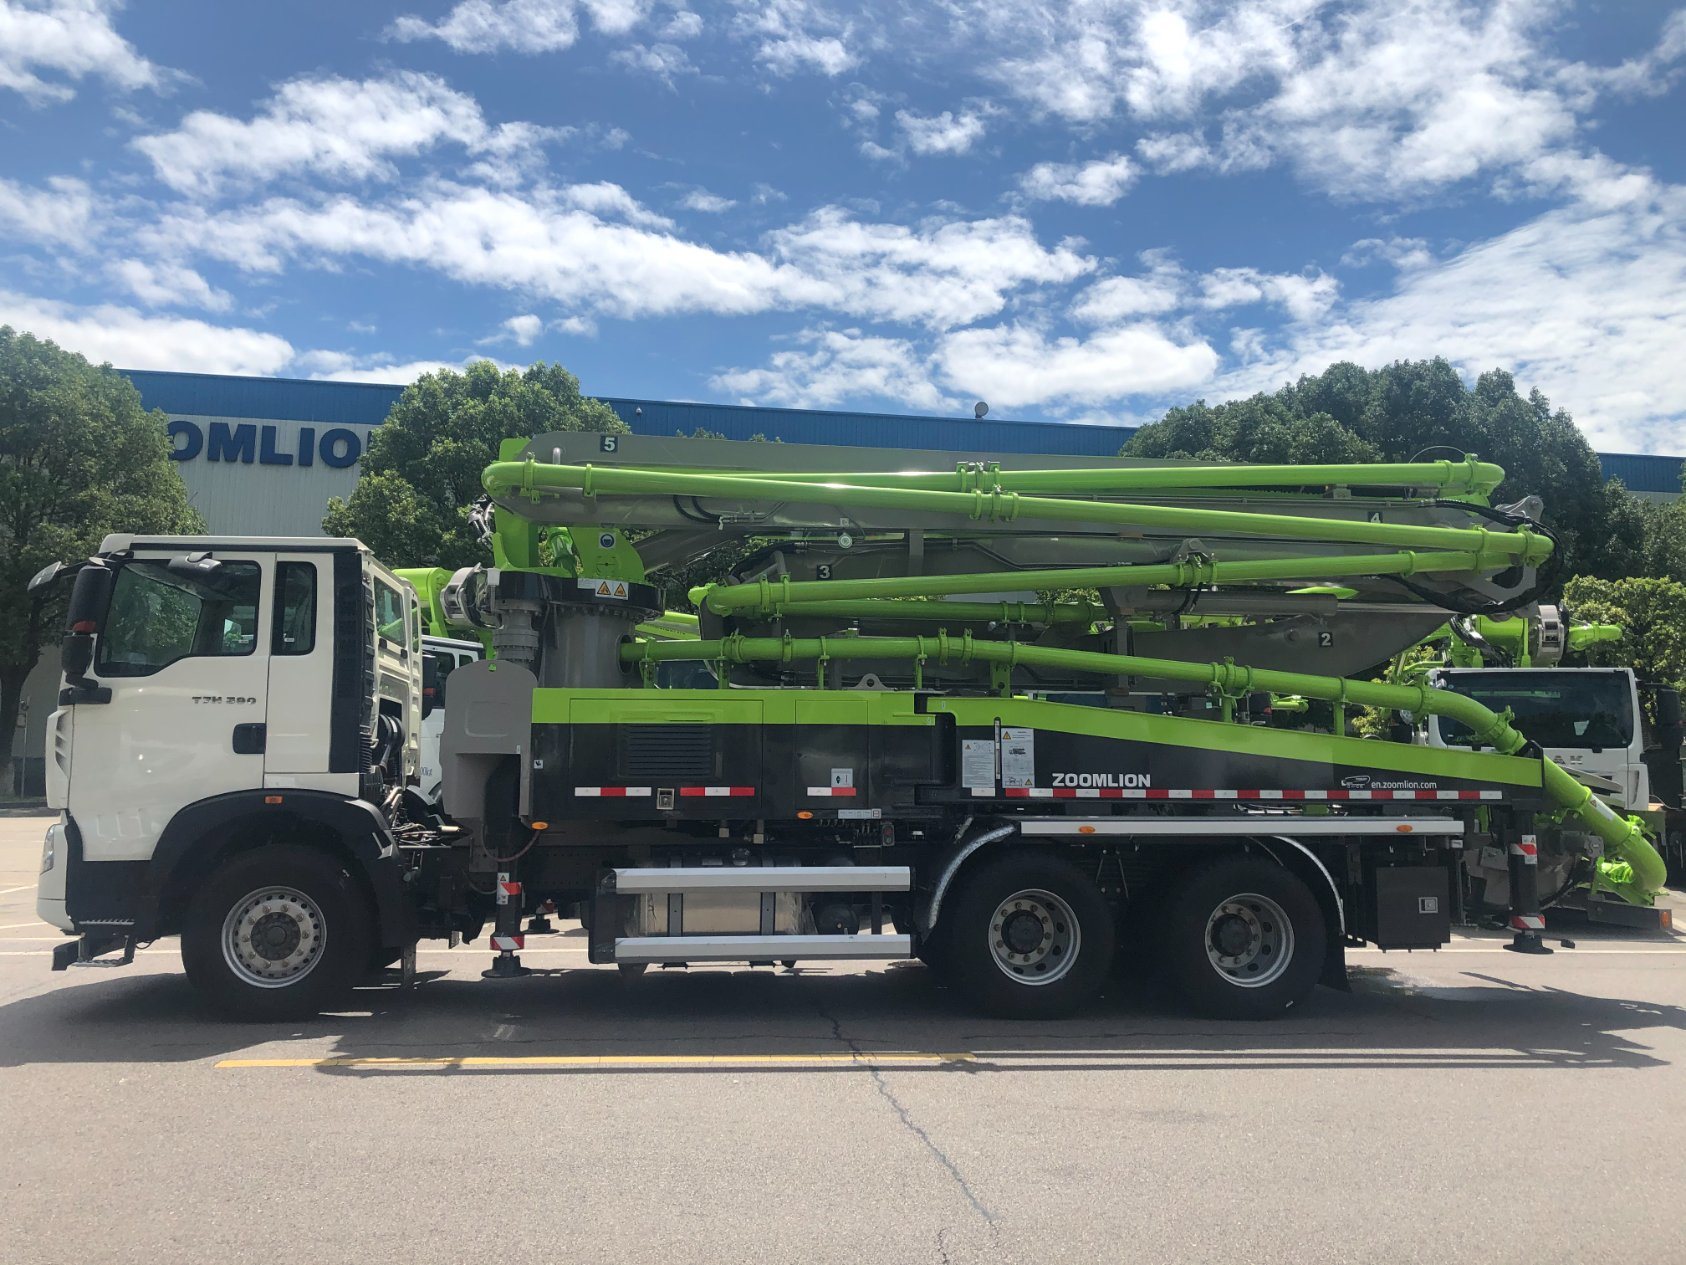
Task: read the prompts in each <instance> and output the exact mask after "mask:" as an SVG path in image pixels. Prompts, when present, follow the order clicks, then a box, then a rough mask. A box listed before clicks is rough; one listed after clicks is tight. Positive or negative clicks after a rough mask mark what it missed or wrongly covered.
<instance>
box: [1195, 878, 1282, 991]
mask: <svg viewBox="0 0 1686 1265" xmlns="http://www.w3.org/2000/svg"><path fill="white" fill-rule="evenodd" d="M1293 956H1294V928H1293V924H1292V923H1291V922H1290V921H1289V919H1288V915H1287V914H1286V913H1284V912H1283V910H1282V906H1280V905H1278V904H1277V903H1276V902H1275V901H1273V900H1271V899H1270V898H1269V897H1268V896H1261V895H1259V894H1258V893H1256V892H1243V893H1238V894H1237V895H1235V896H1231V897H1230V898H1229V899H1228V900H1225V901H1222V902H1220V903H1219V904H1218V907H1217V908H1216V909H1214V910H1213V911H1212V913H1211V916H1210V917H1209V918H1208V919H1207V920H1206V957H1207V960H1208V961H1210V962H1211V964H1212V967H1213V969H1215V970H1216V971H1217V972H1218V974H1220V975H1222V976H1223V977H1224V978H1225V979H1227V980H1228V981H1229V982H1230V983H1232V984H1235V985H1237V986H1239V987H1241V988H1260V987H1262V986H1264V985H1266V984H1269V983H1271V982H1272V981H1274V980H1276V979H1278V978H1280V977H1281V975H1282V973H1283V972H1284V971H1286V970H1287V969H1288V963H1289V962H1290V961H1291V960H1292V959H1293Z"/></svg>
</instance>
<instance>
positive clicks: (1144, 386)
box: [936, 324, 1218, 408]
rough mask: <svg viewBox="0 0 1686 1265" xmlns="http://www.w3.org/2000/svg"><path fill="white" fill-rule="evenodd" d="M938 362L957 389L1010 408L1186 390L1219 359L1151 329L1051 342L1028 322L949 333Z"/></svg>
mask: <svg viewBox="0 0 1686 1265" xmlns="http://www.w3.org/2000/svg"><path fill="white" fill-rule="evenodd" d="M936 362H937V364H938V366H939V367H940V370H941V373H942V377H943V378H944V379H945V380H946V381H947V382H948V383H950V384H951V385H952V386H953V387H954V388H955V389H956V390H959V391H963V392H965V393H967V394H969V395H977V396H978V397H980V398H982V399H985V400H988V401H989V402H990V403H991V404H994V405H999V406H1004V407H1007V408H1013V407H1016V406H1022V405H1027V404H1099V403H1103V402H1105V401H1108V400H1116V399H1118V398H1120V397H1122V396H1128V395H1140V394H1149V393H1151V394H1158V393H1162V392H1166V391H1172V390H1185V389H1188V388H1192V387H1195V386H1198V385H1199V384H1200V383H1203V382H1205V381H1207V380H1208V379H1209V378H1210V377H1211V376H1212V375H1213V373H1214V372H1215V371H1216V370H1217V367H1218V354H1217V352H1215V351H1213V350H1212V348H1211V347H1210V346H1209V345H1208V344H1207V343H1205V342H1204V341H1202V340H1200V339H1197V338H1195V339H1190V340H1187V341H1178V340H1177V339H1175V338H1173V337H1172V336H1170V335H1169V334H1167V333H1166V332H1165V331H1164V330H1161V329H1159V328H1157V327H1156V326H1153V325H1146V324H1142V325H1126V326H1123V327H1121V328H1118V329H1109V330H1101V331H1099V332H1097V333H1095V334H1092V335H1090V336H1089V337H1088V338H1082V339H1079V338H1049V337H1048V336H1047V335H1046V334H1045V333H1044V332H1043V331H1041V330H1038V329H1035V328H1032V327H1030V326H1027V325H1002V326H997V327H995V328H992V329H965V330H958V331H956V332H954V333H951V334H948V335H946V336H945V337H944V338H943V339H942V341H941V343H940V345H939V346H938V348H937V352H936Z"/></svg>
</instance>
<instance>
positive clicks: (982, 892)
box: [931, 852, 1116, 1019]
mask: <svg viewBox="0 0 1686 1265" xmlns="http://www.w3.org/2000/svg"><path fill="white" fill-rule="evenodd" d="M1114 924H1115V920H1114V916H1113V911H1112V908H1111V906H1110V905H1108V904H1107V902H1106V898H1105V897H1104V896H1102V895H1101V892H1100V889H1099V888H1098V887H1097V886H1096V885H1095V883H1094V880H1092V879H1091V878H1090V877H1089V876H1088V875H1087V874H1085V873H1084V872H1083V871H1081V870H1079V869H1078V868H1077V867H1076V866H1075V865H1073V864H1071V863H1070V862H1069V861H1066V860H1064V859H1062V858H1060V857H1056V856H1048V855H1043V854H1040V853H1035V852H1017V853H1009V854H1007V855H1005V856H1001V857H997V858H995V859H994V860H989V861H985V862H983V863H982V864H980V865H979V866H978V867H977V868H976V869H973V870H971V871H969V872H967V873H965V874H962V875H961V877H960V880H959V881H958V883H957V884H956V886H955V891H954V893H953V895H952V896H950V898H949V900H948V901H947V902H945V903H944V906H943V909H942V912H941V914H940V915H939V918H938V924H937V927H938V931H937V939H936V941H935V943H934V944H933V945H932V946H931V947H933V948H935V949H936V950H937V952H936V953H935V955H934V960H935V962H936V963H938V964H940V965H939V967H938V969H940V970H941V971H942V973H943V976H944V978H945V979H946V980H948V981H949V982H951V983H952V984H953V985H954V986H955V987H956V988H959V989H960V990H961V991H962V992H964V993H965V994H966V995H967V997H969V998H970V999H971V1000H972V1001H973V1002H975V1003H976V1004H977V1005H978V1006H980V1007H981V1008H983V1009H984V1010H987V1011H988V1012H989V1013H991V1014H994V1015H999V1016H1001V1017H1003V1018H1008V1019H1047V1018H1057V1017H1059V1016H1061V1015H1068V1014H1070V1013H1072V1012H1073V1011H1075V1010H1077V1009H1078V1008H1079V1007H1081V1006H1082V1005H1084V1004H1085V1003H1086V1002H1089V1001H1091V1000H1092V999H1093V998H1094V997H1095V995H1096V994H1097V993H1098V992H1099V991H1100V988H1101V985H1102V984H1103V983H1105V981H1106V977H1107V972H1108V969H1109V968H1110V966H1111V964H1112V956H1113V950H1114V943H1115V940H1116V929H1115V925H1114Z"/></svg>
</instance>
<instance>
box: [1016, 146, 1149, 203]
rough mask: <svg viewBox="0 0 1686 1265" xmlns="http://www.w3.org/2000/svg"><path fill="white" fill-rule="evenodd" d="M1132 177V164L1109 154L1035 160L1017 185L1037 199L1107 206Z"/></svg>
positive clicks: (1125, 158)
mask: <svg viewBox="0 0 1686 1265" xmlns="http://www.w3.org/2000/svg"><path fill="white" fill-rule="evenodd" d="M1135 179H1136V165H1135V164H1134V163H1133V162H1131V161H1130V160H1129V158H1127V157H1126V156H1125V155H1123V154H1113V155H1112V156H1111V157H1109V158H1097V159H1094V160H1093V161H1091V162H1086V163H1037V164H1036V166H1034V167H1032V168H1031V169H1030V170H1029V171H1027V172H1025V174H1024V175H1023V177H1021V178H1020V181H1019V187H1020V188H1022V189H1023V190H1024V191H1025V194H1026V196H1028V197H1032V198H1036V199H1038V200H1039V201H1044V202H1051V201H1060V202H1075V203H1077V204H1078V205H1080V206H1111V205H1112V204H1113V203H1114V202H1116V201H1118V199H1119V198H1121V197H1123V196H1124V191H1125V190H1126V189H1128V188H1129V187H1130V185H1131V184H1133V183H1134V182H1135Z"/></svg>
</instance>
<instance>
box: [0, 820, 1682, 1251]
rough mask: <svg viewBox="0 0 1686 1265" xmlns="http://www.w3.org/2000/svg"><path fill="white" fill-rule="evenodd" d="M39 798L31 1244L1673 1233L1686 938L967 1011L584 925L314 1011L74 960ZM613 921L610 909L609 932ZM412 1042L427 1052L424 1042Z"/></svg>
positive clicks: (3, 1039) (1185, 1246)
mask: <svg viewBox="0 0 1686 1265" xmlns="http://www.w3.org/2000/svg"><path fill="white" fill-rule="evenodd" d="M44 826H45V822H44V821H43V820H42V819H40V818H19V817H10V818H0V1148H3V1150H0V1259H3V1260H5V1261H6V1262H7V1263H8V1265H34V1263H36V1262H55V1263H57V1262H77V1263H78V1265H81V1263H83V1262H88V1263H97V1262H106V1261H145V1262H158V1263H169V1265H174V1263H176V1262H200V1261H207V1262H208V1261H216V1262H231V1263H232V1262H248V1261H249V1262H263V1263H264V1265H272V1263H273V1262H275V1261H278V1260H285V1261H310V1262H324V1263H327V1262H341V1261H344V1262H359V1265H362V1263H364V1262H368V1261H389V1262H406V1263H408V1262H417V1263H431V1262H450V1263H452V1265H455V1263H458V1262H472V1261H476V1260H482V1261H486V1262H488V1265H492V1263H494V1262H495V1263H497V1265H505V1263H510V1265H514V1263H518V1262H526V1261H545V1262H551V1261H563V1260H569V1261H585V1262H622V1261H627V1262H632V1261H657V1262H662V1263H663V1265H684V1263H686V1262H708V1263H710V1265H713V1263H716V1262H733V1263H734V1265H737V1263H746V1265H747V1263H751V1262H831V1261H837V1262H854V1261H862V1260H873V1261H888V1262H898V1263H899V1262H904V1261H906V1262H925V1261H929V1262H972V1261H977V1262H990V1263H992V1265H993V1263H995V1262H1036V1263H1038V1265H1050V1263H1052V1262H1063V1261H1072V1262H1084V1263H1085V1265H1088V1263H1091V1262H1097V1261H1144V1262H1172V1261H1178V1262H1182V1261H1187V1262H1202V1263H1204V1262H1210V1261H1213V1260H1219V1259H1229V1260H1238V1261H1245V1262H1249V1263H1251V1262H1275V1261H1283V1262H1289V1261H1291V1262H1296V1263H1304V1262H1319V1261H1343V1262H1345V1261H1371V1262H1383V1263H1387V1265H1392V1263H1394V1262H1411V1261H1428V1262H1434V1263H1435V1265H1447V1263H1449V1262H1456V1261H1480V1262H1483V1263H1484V1265H1494V1263H1497V1262H1511V1261H1515V1262H1523V1261H1526V1262H1529V1265H1541V1263H1544V1262H1555V1261H1564V1262H1580V1261H1588V1260H1593V1259H1600V1260H1622V1259H1624V1258H1625V1259H1630V1260H1641V1259H1651V1258H1655V1257H1660V1256H1661V1257H1666V1256H1669V1255H1671V1254H1672V1252H1673V1250H1674V1245H1675V1244H1676V1243H1677V1242H1678V1238H1679V1213H1680V1209H1681V1204H1682V1196H1683V1195H1686V1158H1683V1156H1682V1151H1681V1148H1680V1145H1679V1133H1678V1122H1679V1121H1680V1120H1681V1119H1682V1118H1683V1116H1686V1078H1683V1077H1682V1076H1681V1075H1680V1067H1681V1064H1682V1063H1683V1062H1686V942H1682V941H1679V940H1674V939H1643V938H1634V937H1632V936H1625V937H1617V936H1613V935H1610V934H1593V933H1586V932H1577V935H1578V938H1579V940H1580V945H1581V947H1580V948H1579V949H1578V950H1577V951H1575V952H1572V953H1570V952H1561V953H1558V954H1557V955H1555V956H1554V957H1551V958H1547V959H1533V958H1518V957H1517V956H1515V955H1513V954H1509V953H1506V952H1503V951H1502V950H1501V949H1500V948H1499V943H1498V942H1497V941H1496V940H1491V939H1485V938H1479V937H1474V938H1472V937H1460V938H1459V939H1458V940H1457V941H1456V942H1455V943H1454V944H1453V945H1452V946H1451V947H1450V948H1448V949H1447V950H1445V951H1442V952H1441V953H1439V954H1423V953H1419V954H1415V955H1404V954H1389V955H1385V956H1384V955H1382V954H1379V953H1360V954H1355V955H1354V956H1353V962H1354V966H1355V970H1354V975H1355V987H1354V990H1353V992H1352V993H1350V994H1340V993H1336V992H1332V991H1329V990H1319V993H1318V995H1317V996H1316V998H1315V999H1314V1000H1313V1001H1312V1003H1311V1004H1310V1005H1309V1006H1308V1007H1306V1009H1305V1010H1304V1012H1303V1013H1301V1014H1298V1015H1295V1016H1294V1017H1293V1018H1291V1019H1288V1020H1286V1021H1282V1022H1276V1023H1270V1024H1263V1025H1243V1024H1222V1023H1210V1022H1205V1021H1196V1020H1191V1019H1188V1018H1186V1017H1184V1016H1181V1015H1179V1014H1177V1013H1175V1012H1174V1011H1170V1010H1167V1009H1165V1008H1163V1007H1162V1006H1159V1005H1157V1004H1155V1003H1153V1002H1151V1001H1149V1000H1146V999H1144V998H1142V997H1140V996H1135V995H1130V994H1125V995H1120V996H1117V997H1109V998H1108V999H1107V1000H1106V1001H1105V1002H1104V1003H1103V1004H1102V1005H1101V1006H1099V1007H1098V1008H1097V1009H1096V1010H1095V1011H1094V1012H1093V1013H1092V1014H1089V1015H1087V1016H1085V1017H1083V1018H1080V1019H1074V1020H1071V1021H1068V1022H1064V1023H1053V1024H1039V1025H1034V1026H1028V1025H1020V1024H1007V1023H1000V1022H995V1021H990V1020H984V1019H979V1018H976V1017H974V1016H972V1015H969V1014H967V1013H966V1012H965V1011H964V1010H963V1009H962V1008H961V1007H960V1005H959V1004H958V1003H957V1001H956V1000H955V999H954V998H953V997H952V996H951V995H950V994H949V993H948V992H946V991H945V990H943V989H942V988H940V987H939V986H938V985H937V984H936V983H935V982H934V980H933V979H932V977H931V976H930V975H929V974H928V973H927V972H926V971H925V970H924V969H923V968H922V967H920V966H918V965H917V964H896V965H895V966H892V967H889V968H888V969H884V968H880V967H876V966H874V967H863V968H851V967H844V966H836V967H831V966H828V967H823V968H817V969H811V970H810V969H803V970H801V971H799V972H798V973H797V974H795V975H791V974H789V973H787V972H784V971H782V970H781V971H778V972H774V971H771V970H757V971H750V970H741V969H740V970H733V969H710V970H693V971H690V972H666V973H661V974H658V973H655V972H652V973H651V974H650V975H648V976H646V977H644V978H643V979H639V980H623V979H621V978H620V977H619V975H618V973H617V972H615V971H614V970H612V969H598V968H591V967H588V966H587V964H586V962H585V953H584V944H583V941H582V940H581V938H580V937H579V935H578V934H577V929H572V928H568V925H567V924H563V926H564V928H565V930H564V932H563V933H562V934H559V935H557V936H554V937H549V938H546V939H544V940H542V941H540V940H530V941H529V944H530V945H534V946H535V948H533V949H530V950H529V952H528V953H527V955H526V959H527V961H528V963H529V964H530V965H532V966H535V967H538V968H540V971H541V973H540V974H539V975H537V976H535V977H534V978H531V979H527V980H523V981H514V982H499V983H490V982H485V981H482V980H480V979H479V977H478V975H479V970H480V968H481V967H482V966H484V965H485V964H486V962H487V960H488V958H489V954H488V953H486V952H485V950H484V949H481V948H465V949H460V950H457V951H432V952H427V951H424V953H423V955H422V958H421V966H422V970H423V976H424V978H423V980H422V981H421V982H420V983H419V984H418V986H416V987H415V988H414V989H412V990H409V991H406V990H403V989H401V988H400V987H398V986H397V985H396V984H389V985H384V986H376V987H370V988H367V989H364V990H361V991H360V992H359V994H358V996H357V1009H356V1010H353V1011H350V1012H348V1013H346V1014H344V1015H341V1016H335V1017H332V1018H325V1019H321V1020H318V1021H313V1022H310V1023H308V1024H303V1025H298V1026H296V1027H287V1028H283V1029H276V1028H268V1027H251V1026H240V1025H230V1024H224V1023H220V1022H217V1021H214V1020H212V1019H209V1018H207V1017H206V1016H205V1015H204V1014H203V1013H202V1012H201V1011H200V1010H199V1009H198V1007H197V1005H196V1003H195V1000H194V997H193V995H192V994H191V993H190V992H189V990H188V988H187V986H186V983H185V981H184V980H183V979H182V977H181V975H180V973H179V962H178V959H177V955H176V949H175V945H174V943H173V942H167V943H164V944H160V945H157V946H155V947H154V948H152V949H150V950H147V951H145V952H143V953H142V955H141V956H140V957H139V959H138V960H137V961H136V963H135V964H134V965H133V966H131V967H128V968H125V969H122V970H91V969H81V970H73V971H70V972H67V973H65V974H62V975H53V974H50V973H49V971H48V950H49V949H50V947H51V945H52V944H53V943H54V942H55V941H56V939H57V937H56V936H55V935H54V934H53V933H52V932H51V931H50V930H49V929H48V928H46V927H44V926H42V925H41V924H39V923H36V922H35V921H34V915H33V900H34V892H33V885H34V881H35V868H36V857H37V852H38V846H39V838H40V835H41V832H42V830H43V829H44ZM569 930H574V931H575V934H568V931H569ZM382 1060H390V1061H382Z"/></svg>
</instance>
